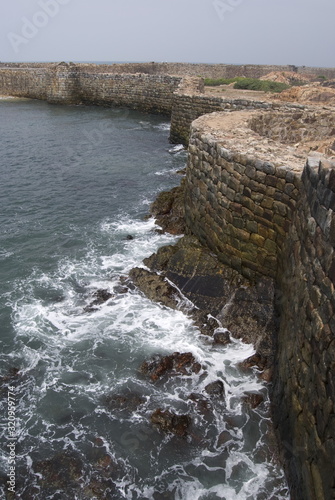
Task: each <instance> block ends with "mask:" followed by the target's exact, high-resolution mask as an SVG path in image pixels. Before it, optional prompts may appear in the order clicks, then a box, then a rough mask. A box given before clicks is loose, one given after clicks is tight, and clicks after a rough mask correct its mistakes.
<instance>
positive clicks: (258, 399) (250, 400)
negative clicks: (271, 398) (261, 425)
mask: <svg viewBox="0 0 335 500" xmlns="http://www.w3.org/2000/svg"><path fill="white" fill-rule="evenodd" d="M242 401H243V402H244V403H246V404H247V405H249V406H251V408H257V406H259V405H260V404H261V403H263V401H264V396H263V394H260V393H257V392H246V393H245V396H243V397H242Z"/></svg>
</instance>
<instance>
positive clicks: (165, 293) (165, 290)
mask: <svg viewBox="0 0 335 500" xmlns="http://www.w3.org/2000/svg"><path fill="white" fill-rule="evenodd" d="M129 277H130V279H131V280H132V281H133V283H134V284H135V285H136V286H137V287H138V288H139V289H140V290H141V292H143V293H144V295H145V296H146V297H148V299H150V300H153V301H155V302H158V303H160V304H162V305H164V306H167V307H170V308H171V309H177V307H178V300H177V298H176V297H177V296H178V291H177V290H176V289H175V288H174V287H173V286H171V285H170V284H169V283H168V282H167V281H165V279H164V277H163V276H160V275H158V274H156V273H153V272H150V271H147V270H146V269H142V268H140V267H135V268H134V269H131V271H130V272H129Z"/></svg>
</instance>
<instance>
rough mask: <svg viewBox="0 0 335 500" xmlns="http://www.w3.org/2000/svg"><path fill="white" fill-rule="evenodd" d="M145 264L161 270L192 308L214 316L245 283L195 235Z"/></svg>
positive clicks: (182, 240)
mask: <svg viewBox="0 0 335 500" xmlns="http://www.w3.org/2000/svg"><path fill="white" fill-rule="evenodd" d="M144 263H145V265H146V266H147V267H149V268H150V269H151V270H152V271H159V272H162V271H163V272H164V274H165V276H166V277H167V278H168V279H169V280H170V281H172V282H173V283H174V284H176V286H177V287H178V288H179V289H180V290H181V292H182V293H183V295H185V296H186V297H187V298H188V299H189V300H191V301H192V302H193V303H194V304H195V306H197V307H198V308H199V309H200V310H201V311H202V312H204V311H206V312H207V311H208V313H210V314H212V315H213V316H216V315H217V314H218V313H219V312H221V310H222V307H223V306H224V305H225V304H226V303H227V302H228V301H229V299H230V298H231V296H232V295H233V294H234V293H235V291H236V289H237V288H238V287H239V286H242V285H245V286H246V285H247V284H248V281H247V280H246V279H245V278H243V277H242V276H241V275H240V274H239V273H238V272H237V271H234V270H233V269H231V268H229V267H228V266H225V265H224V264H222V263H221V262H219V260H218V258H217V257H216V256H215V255H213V254H212V253H211V252H210V251H209V250H208V249H207V248H205V247H204V246H203V245H201V244H200V243H199V241H198V240H197V239H196V238H195V237H194V236H184V237H183V238H181V239H180V240H179V241H178V243H177V244H176V245H174V246H171V245H170V246H167V247H162V248H160V249H159V250H158V251H157V253H155V254H154V255H152V256H151V257H149V258H147V259H145V261H144ZM218 326H219V325H218V323H216V328H217V327H218Z"/></svg>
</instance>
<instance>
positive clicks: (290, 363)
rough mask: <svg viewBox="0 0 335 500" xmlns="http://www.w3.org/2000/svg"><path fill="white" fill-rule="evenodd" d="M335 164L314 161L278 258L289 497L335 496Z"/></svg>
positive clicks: (279, 370)
mask: <svg viewBox="0 0 335 500" xmlns="http://www.w3.org/2000/svg"><path fill="white" fill-rule="evenodd" d="M334 247H335V163H332V164H331V163H330V162H328V161H326V160H321V161H320V159H319V158H314V159H313V158H309V160H308V162H307V164H306V167H305V168H304V170H303V174H302V183H301V188H300V190H299V201H298V203H297V207H296V211H295V213H294V215H293V218H292V223H291V225H290V228H289V230H288V233H287V237H286V238H285V242H284V245H283V247H282V249H281V251H280V253H279V259H278V273H277V274H278V284H279V289H280V293H281V294H280V301H279V307H280V317H281V321H280V330H279V333H278V339H277V344H278V345H277V355H276V367H275V373H274V377H273V381H274V390H273V404H274V408H275V412H274V416H275V424H276V425H277V426H278V429H279V432H280V435H281V440H282V442H283V443H284V445H285V448H284V452H285V458H286V464H287V467H288V477H289V478H290V485H291V489H292V499H295V498H297V499H301V500H302V499H304V500H328V499H331V498H334V496H335V475H334V471H335V406H334V402H335V375H334V374H335V317H334V314H335V294H334V286H335V252H334Z"/></svg>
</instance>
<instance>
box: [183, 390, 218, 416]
mask: <svg viewBox="0 0 335 500" xmlns="http://www.w3.org/2000/svg"><path fill="white" fill-rule="evenodd" d="M188 399H190V400H191V401H194V403H195V404H196V407H197V410H198V411H199V413H201V414H202V415H205V416H209V415H210V414H211V413H212V411H213V407H212V404H211V402H210V401H208V399H206V398H205V397H204V396H202V395H201V394H196V393H194V392H192V394H190V395H189V397H188Z"/></svg>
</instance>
